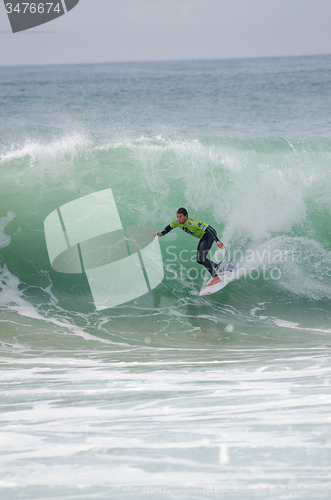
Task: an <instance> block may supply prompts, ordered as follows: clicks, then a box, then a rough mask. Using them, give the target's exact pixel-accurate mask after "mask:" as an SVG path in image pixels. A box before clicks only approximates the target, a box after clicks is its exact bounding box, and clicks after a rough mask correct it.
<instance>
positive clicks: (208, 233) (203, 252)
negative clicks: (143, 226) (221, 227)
mask: <svg viewBox="0 0 331 500" xmlns="http://www.w3.org/2000/svg"><path fill="white" fill-rule="evenodd" d="M172 229H174V228H173V227H171V226H170V224H168V226H166V227H165V228H164V229H163V231H161V233H162V234H163V235H164V234H167V233H169V231H171V230H172ZM214 241H215V242H216V241H219V238H218V236H217V233H216V231H215V229H214V228H213V227H211V226H207V227H206V229H205V234H204V235H203V236H202V238H201V239H200V241H199V245H198V248H197V263H198V264H202V265H203V266H205V268H206V269H207V270H208V271H209V272H210V274H211V275H212V277H213V278H214V277H215V276H217V272H216V270H217V269H218V264H216V262H214V261H212V260H210V259H207V253H208V252H209V250H210V248H211V246H212V244H213V242H214Z"/></svg>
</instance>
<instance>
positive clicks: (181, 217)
mask: <svg viewBox="0 0 331 500" xmlns="http://www.w3.org/2000/svg"><path fill="white" fill-rule="evenodd" d="M176 215H177V220H178V222H179V224H184V222H186V221H187V218H188V215H183V214H176Z"/></svg>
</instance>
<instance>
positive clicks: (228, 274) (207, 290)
mask: <svg viewBox="0 0 331 500" xmlns="http://www.w3.org/2000/svg"><path fill="white" fill-rule="evenodd" d="M217 274H218V276H219V277H220V278H221V281H218V282H217V283H215V285H211V286H210V285H209V283H211V282H212V281H213V278H212V277H211V278H210V280H209V281H208V283H206V285H205V286H204V287H202V289H201V292H200V296H202V295H210V294H212V293H215V292H218V291H219V290H222V288H224V287H225V286H226V285H227V284H228V283H230V281H232V280H233V277H234V269H233V266H232V264H230V263H228V264H224V267H223V268H222V270H221V271H220V272H219V273H217ZM208 285H209V286H208Z"/></svg>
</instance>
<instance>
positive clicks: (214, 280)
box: [208, 276, 221, 286]
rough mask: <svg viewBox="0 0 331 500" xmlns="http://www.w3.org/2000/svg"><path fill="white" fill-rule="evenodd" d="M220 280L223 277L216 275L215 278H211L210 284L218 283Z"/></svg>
mask: <svg viewBox="0 0 331 500" xmlns="http://www.w3.org/2000/svg"><path fill="white" fill-rule="evenodd" d="M219 281H221V278H220V277H219V276H215V278H214V279H213V280H211V282H210V283H209V285H208V286H212V285H215V283H218V282H219Z"/></svg>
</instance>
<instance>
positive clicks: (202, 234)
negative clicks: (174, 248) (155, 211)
mask: <svg viewBox="0 0 331 500" xmlns="http://www.w3.org/2000/svg"><path fill="white" fill-rule="evenodd" d="M176 215H177V218H176V219H174V221H173V222H172V223H171V224H168V226H166V227H165V228H164V229H163V231H161V232H160V233H155V234H154V236H164V235H165V234H167V233H169V231H171V230H172V229H175V227H180V228H182V229H183V231H185V232H186V233H188V234H190V235H191V236H194V237H195V238H199V239H200V241H199V245H198V249H197V263H198V264H202V265H204V266H205V268H206V269H207V270H208V271H209V272H210V274H211V275H212V277H213V280H212V281H211V282H210V283H209V285H208V286H211V285H215V283H217V282H218V281H221V279H220V277H219V276H218V275H217V268H218V264H216V262H214V261H212V260H209V259H207V253H208V252H209V250H210V248H211V246H212V244H213V242H214V241H216V245H217V246H218V247H219V248H225V246H224V245H223V243H222V242H221V241H220V240H219V239H218V236H217V233H216V231H215V229H214V228H213V227H211V226H210V225H209V224H205V223H204V222H201V221H199V220H197V219H193V218H192V217H189V216H188V213H187V210H186V209H185V208H183V207H181V208H179V209H178V210H177V213H176Z"/></svg>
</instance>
